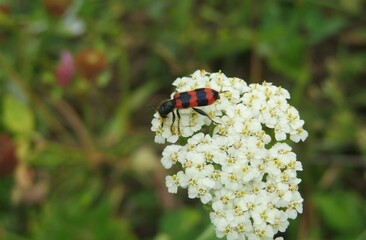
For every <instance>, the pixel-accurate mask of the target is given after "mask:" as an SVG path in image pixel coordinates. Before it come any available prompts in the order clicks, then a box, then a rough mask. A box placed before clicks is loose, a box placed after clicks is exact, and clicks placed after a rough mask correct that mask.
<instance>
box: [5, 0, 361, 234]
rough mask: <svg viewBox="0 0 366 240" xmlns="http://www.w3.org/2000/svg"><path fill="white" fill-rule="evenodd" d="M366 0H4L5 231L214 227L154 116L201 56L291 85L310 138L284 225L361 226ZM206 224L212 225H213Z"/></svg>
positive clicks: (204, 63) (203, 61) (304, 228)
mask: <svg viewBox="0 0 366 240" xmlns="http://www.w3.org/2000/svg"><path fill="white" fill-rule="evenodd" d="M365 7H366V4H365V1H363V0H347V1H346V0H336V1H331V0H322V1H311V0H294V1H290V0H282V1H280V0H278V1H271V0H264V1H249V0H245V1H236V0H234V1H215V0H210V1H193V0H185V1H175V2H172V1H167V0H157V1H148V0H141V1H132V0H130V1H118V0H93V1H83V0H34V1H26V0H9V1H6V0H0V103H1V104H0V134H1V145H0V170H1V171H0V173H1V174H0V175H1V176H0V239H10V240H11V239H14V240H17V239H126V240H129V239H156V240H163V239H164V240H165V239H172V240H179V239H200V240H203V239H215V236H214V230H213V229H212V227H210V223H209V217H208V214H207V211H205V210H204V209H202V207H200V204H199V203H197V201H188V202H187V199H186V196H185V194H184V193H183V194H182V195H181V196H172V195H170V194H168V193H167V191H166V188H165V186H164V184H165V183H164V182H165V181H164V176H165V175H166V172H165V171H164V170H162V168H161V166H160V163H159V156H160V152H161V148H160V146H156V145H155V144H154V143H153V136H152V134H151V133H150V131H149V128H150V121H151V117H152V114H153V113H154V110H153V108H151V106H156V105H157V104H158V103H159V101H160V100H161V99H164V98H166V97H167V96H169V94H170V92H172V91H173V89H172V88H171V86H170V83H171V81H173V80H174V79H175V78H176V77H179V76H184V75H187V74H190V73H192V72H193V71H194V70H196V69H206V70H207V71H218V70H220V69H221V70H222V71H223V72H224V73H225V74H226V75H227V76H237V77H241V78H244V79H245V80H246V81H248V82H259V81H262V80H266V81H268V82H273V83H274V84H276V85H282V86H284V87H285V88H287V89H289V90H290V92H291V93H292V99H291V101H292V104H293V105H295V106H296V107H297V108H298V109H299V110H300V113H301V115H302V117H303V118H304V119H305V122H306V124H305V127H306V129H307V130H308V131H309V133H310V138H309V139H308V141H307V142H306V143H304V144H301V146H298V147H297V149H296V152H297V153H298V158H299V160H301V161H302V162H303V164H304V172H303V173H302V179H303V183H302V189H301V190H302V194H303V197H304V199H305V205H304V213H303V214H302V215H301V217H300V219H298V220H296V221H293V222H291V224H290V227H289V229H288V231H287V232H286V234H285V235H284V236H285V237H286V238H288V239H358V240H361V239H366V231H365V229H366V222H365V219H366V208H365V206H366V194H365V193H366V181H365V178H366V174H365V166H366V161H365V155H366V124H365V123H366V81H365V77H366V68H365V66H366V28H365V26H366V17H365V15H364V12H365V10H366V9H365ZM205 229H206V230H205Z"/></svg>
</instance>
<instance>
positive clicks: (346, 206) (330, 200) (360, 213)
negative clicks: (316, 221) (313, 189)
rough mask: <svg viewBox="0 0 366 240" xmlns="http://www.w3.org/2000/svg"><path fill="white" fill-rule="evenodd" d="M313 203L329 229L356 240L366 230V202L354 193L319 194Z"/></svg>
mask: <svg viewBox="0 0 366 240" xmlns="http://www.w3.org/2000/svg"><path fill="white" fill-rule="evenodd" d="M313 202H314V204H315V207H316V208H317V210H318V212H319V214H320V216H321V217H322V219H323V220H324V223H325V224H326V225H328V226H327V227H329V228H331V229H333V230H334V231H336V232H342V233H343V234H344V233H348V234H350V235H349V238H348V239H354V238H352V236H357V234H360V233H361V232H362V231H363V230H364V229H365V228H366V223H365V219H366V212H365V206H366V202H365V200H363V199H361V198H360V197H359V196H358V195H356V194H355V193H353V192H343V191H335V192H318V193H315V194H314V197H313Z"/></svg>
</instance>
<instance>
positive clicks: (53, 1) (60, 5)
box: [42, 0, 72, 16]
mask: <svg viewBox="0 0 366 240" xmlns="http://www.w3.org/2000/svg"><path fill="white" fill-rule="evenodd" d="M42 2H43V5H44V6H45V8H46V10H47V12H49V13H50V14H52V15H54V16H61V15H63V14H64V13H65V12H66V10H67V8H68V7H69V6H70V5H71V3H72V0H42Z"/></svg>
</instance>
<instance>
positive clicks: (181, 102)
mask: <svg viewBox="0 0 366 240" xmlns="http://www.w3.org/2000/svg"><path fill="white" fill-rule="evenodd" d="M219 98H220V96H219V92H217V91H216V90H213V89H211V88H198V89H195V90H191V91H187V92H177V93H175V94H174V96H173V99H169V100H165V101H163V102H162V103H161V104H160V105H159V107H158V113H159V114H160V116H161V117H162V118H167V116H168V114H169V113H172V114H173V121H172V126H173V124H174V121H175V113H174V109H177V115H178V119H180V114H179V111H178V110H179V109H183V108H192V109H193V110H194V111H196V112H197V113H199V114H201V115H203V116H206V117H208V118H210V117H209V116H208V115H207V113H205V112H204V111H202V110H201V109H197V108H196V107H202V106H208V105H211V104H213V103H214V102H215V101H216V100H217V99H219ZM210 119H211V118H210ZM211 120H212V119H211ZM178 131H179V123H178Z"/></svg>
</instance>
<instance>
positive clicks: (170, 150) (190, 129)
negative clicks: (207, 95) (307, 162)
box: [151, 71, 308, 240]
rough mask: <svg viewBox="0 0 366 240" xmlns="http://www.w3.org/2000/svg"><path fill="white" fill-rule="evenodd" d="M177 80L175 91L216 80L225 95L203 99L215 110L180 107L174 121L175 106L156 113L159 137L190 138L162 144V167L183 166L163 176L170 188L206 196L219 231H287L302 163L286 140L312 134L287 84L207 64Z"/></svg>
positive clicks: (240, 234) (296, 206) (298, 207)
mask: <svg viewBox="0 0 366 240" xmlns="http://www.w3.org/2000/svg"><path fill="white" fill-rule="evenodd" d="M173 85H174V86H175V87H176V90H177V92H185V91H190V90H194V89H197V88H211V89H214V90H216V91H218V92H219V94H220V99H218V100H217V101H216V102H215V103H214V104H212V105H209V106H204V107H200V109H201V110H203V111H205V112H206V113H207V114H208V115H209V116H210V118H208V117H207V116H202V115H200V114H198V113H197V112H195V111H193V110H192V109H191V108H187V109H180V110H179V112H180V115H181V118H180V119H179V121H177V119H176V120H175V122H174V123H172V114H169V116H168V117H167V118H162V117H161V116H160V115H159V113H156V114H155V115H154V119H153V120H152V128H151V129H152V131H154V132H156V137H155V141H156V142H157V143H165V141H168V142H171V143H175V142H177V140H178V138H179V135H180V136H181V137H183V141H182V142H185V143H184V145H178V144H172V145H169V146H167V147H166V148H165V150H164V151H163V157H162V159H161V162H162V164H163V166H164V167H165V168H167V169H169V168H171V167H172V166H173V165H177V166H179V167H178V169H179V171H178V172H177V173H176V174H174V175H172V176H167V177H166V185H167V187H168V191H169V192H171V193H176V192H177V191H178V188H179V187H181V188H185V189H188V196H189V198H199V199H200V200H201V202H202V203H203V204H209V205H210V206H211V208H212V212H211V213H210V218H211V222H212V223H213V224H214V225H215V229H216V235H217V236H218V237H224V236H226V237H227V239H229V240H231V239H273V237H274V235H275V234H276V233H277V232H278V231H280V232H284V231H285V230H286V228H287V227H288V225H289V221H288V219H294V218H296V216H297V213H301V212H302V202H303V199H302V197H301V195H300V193H299V192H298V184H299V183H300V181H301V180H300V179H299V178H297V173H296V172H297V171H301V170H302V165H301V163H300V162H299V161H297V160H296V154H295V153H294V152H292V150H291V147H290V146H289V145H288V144H286V143H284V142H283V140H286V139H287V137H289V139H290V140H292V141H294V142H298V141H300V140H302V141H304V140H305V139H306V138H307V136H308V133H307V132H306V131H305V130H304V129H303V124H304V121H303V120H301V119H300V117H299V113H298V111H297V110H296V109H295V108H294V107H292V106H290V105H289V104H288V102H287V99H289V98H290V95H289V93H288V91H287V90H285V89H283V88H281V87H276V86H273V85H272V84H270V83H263V84H250V85H247V83H246V82H245V81H244V80H242V79H239V78H228V77H226V76H225V75H224V74H223V73H221V72H218V73H208V72H205V71H196V72H194V73H193V74H192V75H191V77H183V78H178V79H177V80H175V81H174V83H173ZM211 119H213V120H214V121H215V123H213V122H212V121H211ZM172 124H173V126H171V125H172ZM178 124H179V125H180V126H179V127H178ZM267 132H268V133H267ZM270 134H271V135H272V137H271V136H270ZM273 137H274V139H275V140H276V141H274V140H273ZM280 141H282V142H280Z"/></svg>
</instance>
